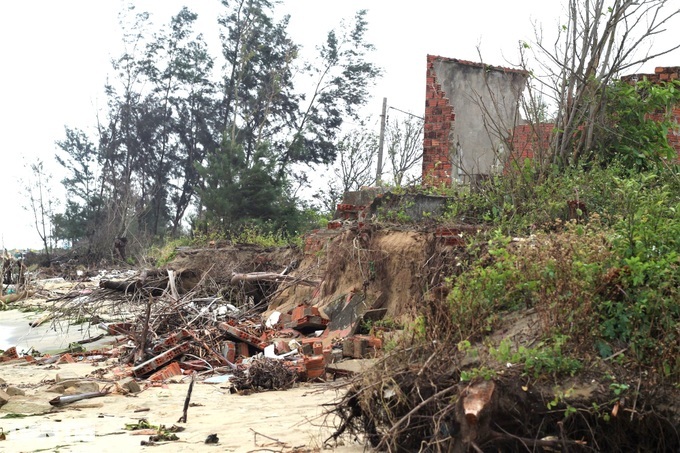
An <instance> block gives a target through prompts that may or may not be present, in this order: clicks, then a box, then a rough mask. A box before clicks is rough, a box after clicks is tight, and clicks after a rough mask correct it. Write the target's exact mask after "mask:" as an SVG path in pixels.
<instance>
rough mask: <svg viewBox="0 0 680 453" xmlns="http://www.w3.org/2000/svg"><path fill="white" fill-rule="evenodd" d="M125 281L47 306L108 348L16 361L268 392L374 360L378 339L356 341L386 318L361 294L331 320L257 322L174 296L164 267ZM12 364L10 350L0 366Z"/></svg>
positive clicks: (175, 282)
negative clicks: (76, 364)
mask: <svg viewBox="0 0 680 453" xmlns="http://www.w3.org/2000/svg"><path fill="white" fill-rule="evenodd" d="M129 277H130V278H128V279H125V280H107V279H101V280H100V281H99V282H98V286H99V288H95V289H82V288H80V287H77V288H75V289H74V290H72V291H71V292H69V293H68V294H62V295H59V296H58V297H55V298H53V299H49V300H48V301H49V302H52V303H53V305H52V311H53V313H56V314H57V315H58V316H62V317H63V316H68V315H69V314H70V315H71V317H74V316H76V315H74V311H77V313H78V314H77V316H78V317H82V316H83V314H85V315H87V316H88V317H89V320H90V322H91V323H92V322H93V320H95V321H97V325H98V327H99V328H100V329H102V330H104V331H105V332H106V333H107V334H109V335H112V336H115V337H116V340H115V344H114V345H113V347H112V348H111V349H106V350H93V351H87V352H85V351H84V348H76V349H73V348H69V350H68V351H64V352H63V353H62V354H56V355H53V356H44V357H35V358H34V357H32V356H30V355H24V356H23V357H22V359H23V360H27V361H31V362H32V361H35V362H36V364H47V363H55V362H57V363H58V362H72V361H79V360H90V361H97V360H107V359H110V358H115V359H117V362H118V363H117V364H116V366H115V376H116V378H117V379H124V378H127V379H129V378H132V379H136V380H148V381H150V382H151V383H153V382H159V381H166V380H167V379H169V378H172V377H173V376H181V375H194V376H195V378H196V379H202V380H205V381H206V382H208V383H226V382H230V383H231V385H232V386H233V388H235V389H236V390H267V389H285V388H288V387H290V385H292V384H293V383H294V382H297V381H312V380H323V379H325V378H326V376H327V372H328V371H331V372H332V373H333V374H336V373H341V371H338V370H333V369H332V368H329V366H330V365H332V364H334V363H336V362H340V361H342V360H343V359H346V358H355V359H363V358H369V357H373V356H375V355H376V354H377V353H378V351H379V350H380V349H381V348H382V339H381V338H378V337H376V336H374V335H359V334H357V330H358V328H359V327H360V326H361V325H362V323H363V321H364V319H372V320H375V319H378V318H379V317H381V316H383V315H384V313H385V310H373V311H369V312H365V313H364V312H362V311H361V310H360V307H361V306H362V304H361V302H363V299H362V297H361V295H355V294H353V295H350V296H347V297H344V298H343V299H342V300H338V301H337V302H336V303H335V304H333V306H332V307H331V309H330V310H328V312H329V313H331V314H332V315H333V316H332V317H329V316H328V314H327V313H326V312H325V311H324V312H322V311H321V310H319V308H317V307H314V306H307V305H299V306H297V307H294V308H293V309H290V310H288V311H286V312H279V311H273V312H271V313H269V315H268V316H263V312H264V308H266V305H264V306H262V305H260V306H259V307H258V306H253V305H252V304H251V305H250V306H248V305H246V306H244V308H241V309H239V308H237V307H235V306H234V305H232V304H230V303H228V302H226V301H225V300H224V299H223V298H222V297H201V296H204V295H205V294H199V293H198V292H197V291H196V288H195V287H194V288H192V289H191V290H189V291H187V289H186V288H184V289H182V288H181V285H182V283H181V277H182V275H181V273H178V272H174V271H172V270H171V271H164V272H160V271H154V272H144V273H142V274H141V275H136V276H134V277H132V276H129ZM258 277H259V276H258ZM270 280H271V279H270ZM275 280H276V279H275ZM282 280H284V279H282ZM180 293H181V295H180ZM102 301H106V304H104V303H103V302H102ZM107 307H109V308H110V307H116V312H115V313H113V314H114V315H115V316H107V310H106V308H107ZM111 314H112V313H111V312H109V313H108V315H111ZM107 317H109V318H111V319H109V320H108V321H107V320H106V318H107ZM114 319H118V320H114ZM121 319H124V321H121ZM100 337H101V336H97V337H95V339H99V338H100ZM87 342H88V340H84V341H82V342H81V343H87ZM72 346H73V345H72ZM18 358H19V355H18V354H17V353H16V350H15V349H13V348H11V349H8V350H7V351H5V352H4V354H3V355H2V356H0V361H6V360H14V359H18ZM112 368H113V367H112Z"/></svg>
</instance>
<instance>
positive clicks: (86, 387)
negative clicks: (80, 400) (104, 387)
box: [64, 381, 99, 395]
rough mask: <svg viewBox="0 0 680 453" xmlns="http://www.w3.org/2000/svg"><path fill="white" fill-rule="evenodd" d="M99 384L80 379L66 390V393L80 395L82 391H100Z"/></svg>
mask: <svg viewBox="0 0 680 453" xmlns="http://www.w3.org/2000/svg"><path fill="white" fill-rule="evenodd" d="M98 391H99V384H97V383H96V382H93V381H80V382H78V383H77V384H75V385H72V386H70V387H68V388H67V389H66V390H64V395H79V394H81V393H91V392H98Z"/></svg>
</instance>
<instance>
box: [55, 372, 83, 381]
mask: <svg viewBox="0 0 680 453" xmlns="http://www.w3.org/2000/svg"><path fill="white" fill-rule="evenodd" d="M78 379H80V377H79V376H78V375H77V374H76V373H74V372H73V371H62V372H61V373H57V376H56V378H55V379H54V380H55V381H56V382H57V384H59V383H60V382H64V381H69V380H78Z"/></svg>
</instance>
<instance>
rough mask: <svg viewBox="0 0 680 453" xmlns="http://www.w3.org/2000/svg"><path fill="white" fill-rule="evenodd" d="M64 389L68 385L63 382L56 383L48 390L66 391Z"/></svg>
mask: <svg viewBox="0 0 680 453" xmlns="http://www.w3.org/2000/svg"><path fill="white" fill-rule="evenodd" d="M64 390H66V387H65V386H64V385H62V384H54V385H52V386H50V387H48V388H47V390H46V391H48V392H50V393H64Z"/></svg>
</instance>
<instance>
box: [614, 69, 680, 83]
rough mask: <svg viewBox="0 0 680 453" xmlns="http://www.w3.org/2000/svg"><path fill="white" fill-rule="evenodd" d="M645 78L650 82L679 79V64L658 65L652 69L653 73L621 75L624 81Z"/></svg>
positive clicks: (635, 80)
mask: <svg viewBox="0 0 680 453" xmlns="http://www.w3.org/2000/svg"><path fill="white" fill-rule="evenodd" d="M642 79H647V80H649V81H650V82H652V83H659V82H668V81H670V80H678V79H680V66H668V67H658V68H656V69H654V74H630V75H627V76H623V77H621V80H623V81H624V82H637V81H638V80H642Z"/></svg>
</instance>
